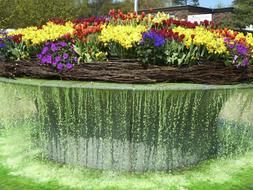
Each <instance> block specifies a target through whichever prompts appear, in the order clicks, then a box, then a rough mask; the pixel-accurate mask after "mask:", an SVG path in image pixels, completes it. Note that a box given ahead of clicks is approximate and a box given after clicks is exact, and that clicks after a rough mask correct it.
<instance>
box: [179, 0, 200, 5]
mask: <svg viewBox="0 0 253 190" xmlns="http://www.w3.org/2000/svg"><path fill="white" fill-rule="evenodd" d="M175 4H177V5H194V6H199V0H175Z"/></svg>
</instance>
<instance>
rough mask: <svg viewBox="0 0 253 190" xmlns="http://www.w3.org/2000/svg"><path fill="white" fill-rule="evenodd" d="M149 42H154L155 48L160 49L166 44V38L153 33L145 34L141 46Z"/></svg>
mask: <svg viewBox="0 0 253 190" xmlns="http://www.w3.org/2000/svg"><path fill="white" fill-rule="evenodd" d="M147 40H152V41H153V43H154V46H155V47H160V46H163V45H164V44H165V38H164V37H162V36H161V35H159V34H157V33H155V32H153V31H148V32H145V33H143V34H142V41H141V42H140V44H142V45H143V44H144V43H145V42H146V41H147Z"/></svg>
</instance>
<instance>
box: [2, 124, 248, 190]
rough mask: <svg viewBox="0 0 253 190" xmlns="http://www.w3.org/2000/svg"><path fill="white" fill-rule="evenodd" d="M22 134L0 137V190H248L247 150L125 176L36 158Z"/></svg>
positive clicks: (23, 131)
mask: <svg viewBox="0 0 253 190" xmlns="http://www.w3.org/2000/svg"><path fill="white" fill-rule="evenodd" d="M28 133H29V130H26V128H22V127H20V128H11V129H9V130H6V131H2V132H1V133H0V134H1V135H0V190H130V189H131V190H132V189H133V190H253V151H251V152H248V153H246V154H245V155H243V156H241V157H235V158H227V159H219V160H211V161H206V162H203V163H201V164H200V165H198V166H196V167H193V168H191V169H188V170H185V171H183V172H182V171H181V172H180V171H178V172H174V173H164V172H150V173H144V174H130V173H127V172H113V171H100V170H92V169H87V168H82V167H74V166H70V165H60V164H57V163H53V162H50V161H42V160H40V159H36V155H37V154H38V152H39V150H36V149H34V148H32V144H31V139H30V135H28Z"/></svg>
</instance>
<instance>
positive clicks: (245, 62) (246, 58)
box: [241, 57, 249, 67]
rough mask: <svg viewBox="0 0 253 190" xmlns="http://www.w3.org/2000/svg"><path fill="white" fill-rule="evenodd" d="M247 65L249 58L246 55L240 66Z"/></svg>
mask: <svg viewBox="0 0 253 190" xmlns="http://www.w3.org/2000/svg"><path fill="white" fill-rule="evenodd" d="M248 65H249V58H248V57H245V58H244V59H243V61H242V64H241V66H242V67H246V66H248Z"/></svg>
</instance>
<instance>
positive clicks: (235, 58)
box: [233, 55, 238, 64]
mask: <svg viewBox="0 0 253 190" xmlns="http://www.w3.org/2000/svg"><path fill="white" fill-rule="evenodd" d="M237 59H238V55H235V56H234V59H233V64H235V63H236V62H237Z"/></svg>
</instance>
